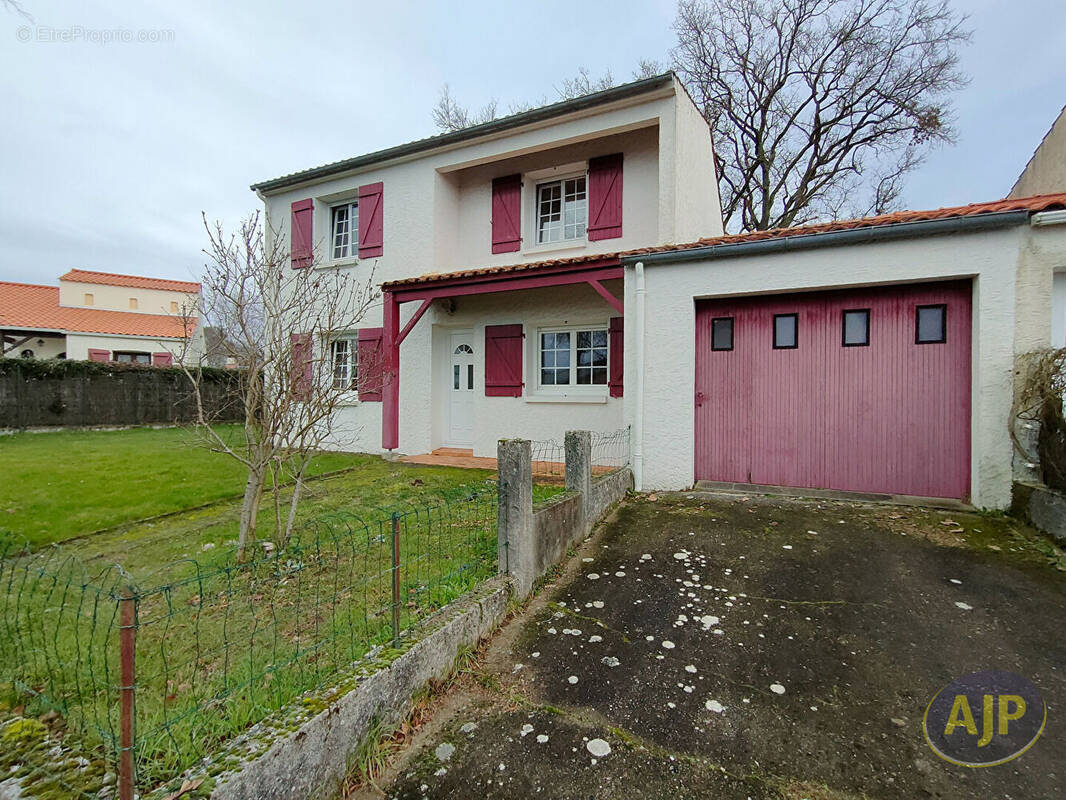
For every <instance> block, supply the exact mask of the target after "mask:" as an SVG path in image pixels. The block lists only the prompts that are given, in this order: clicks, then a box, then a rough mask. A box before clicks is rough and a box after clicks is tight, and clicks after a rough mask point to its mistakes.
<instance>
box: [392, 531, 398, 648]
mask: <svg viewBox="0 0 1066 800" xmlns="http://www.w3.org/2000/svg"><path fill="white" fill-rule="evenodd" d="M392 646H393V647H399V646H400V513H399V512H398V511H393V512H392Z"/></svg>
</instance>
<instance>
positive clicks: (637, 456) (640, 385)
mask: <svg viewBox="0 0 1066 800" xmlns="http://www.w3.org/2000/svg"><path fill="white" fill-rule="evenodd" d="M635 268H636V278H637V281H636V295H637V297H636V299H637V313H636V319H635V320H634V323H635V324H634V325H633V340H634V343H635V344H636V346H637V351H636V356H637V357H636V359H635V366H636V370H635V372H636V376H635V377H636V398H635V400H636V402H635V403H634V411H633V415H634V419H633V486H634V488H636V490H637V491H638V492H640V491H643V490H644V313H645V311H644V304H645V298H646V296H647V289H646V288H645V285H644V262H643V261H638V262H637V263H636V265H635Z"/></svg>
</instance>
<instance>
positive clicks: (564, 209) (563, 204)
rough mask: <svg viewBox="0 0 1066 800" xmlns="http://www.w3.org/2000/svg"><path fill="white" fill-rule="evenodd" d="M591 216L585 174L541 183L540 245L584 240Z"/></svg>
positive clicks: (538, 208)
mask: <svg viewBox="0 0 1066 800" xmlns="http://www.w3.org/2000/svg"><path fill="white" fill-rule="evenodd" d="M588 216H589V203H588V192H587V187H586V183H585V176H584V175H582V176H580V177H575V178H564V179H562V180H558V181H551V182H550V183H540V184H537V216H536V219H537V244H549V243H551V242H566V241H572V240H575V239H584V238H585V227H586V226H587V224H588Z"/></svg>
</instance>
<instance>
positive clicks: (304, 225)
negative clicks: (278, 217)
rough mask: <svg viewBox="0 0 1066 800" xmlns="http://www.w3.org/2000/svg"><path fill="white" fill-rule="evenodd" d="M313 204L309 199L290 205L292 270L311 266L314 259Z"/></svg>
mask: <svg viewBox="0 0 1066 800" xmlns="http://www.w3.org/2000/svg"><path fill="white" fill-rule="evenodd" d="M314 214H315V202H314V200H312V199H311V198H310V197H308V198H307V199H306V200H297V201H296V202H295V203H293V204H292V242H291V260H292V268H293V269H303V268H304V267H309V266H311V261H312V260H313V258H314Z"/></svg>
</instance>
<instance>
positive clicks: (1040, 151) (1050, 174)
mask: <svg viewBox="0 0 1066 800" xmlns="http://www.w3.org/2000/svg"><path fill="white" fill-rule="evenodd" d="M1057 192H1066V108H1063V109H1062V111H1060V112H1059V116H1058V119H1056V120H1055V122H1054V124H1052V126H1051V130H1049V131H1048V132H1047V135H1046V136H1045V137H1044V140H1043V141H1042V142H1041V143H1040V145H1039V147H1037V148H1036V152H1035V153H1033V157H1032V158H1031V159H1029V163H1028V164H1026V166H1025V169H1024V170H1023V171H1022V174H1021V175H1020V176H1019V177H1018V181H1017V183H1015V184H1014V188H1013V189H1011V190H1010V194H1009V195H1008V196H1009V197H1029V196H1031V195H1035V194H1055V193H1057Z"/></svg>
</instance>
